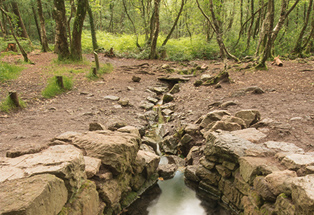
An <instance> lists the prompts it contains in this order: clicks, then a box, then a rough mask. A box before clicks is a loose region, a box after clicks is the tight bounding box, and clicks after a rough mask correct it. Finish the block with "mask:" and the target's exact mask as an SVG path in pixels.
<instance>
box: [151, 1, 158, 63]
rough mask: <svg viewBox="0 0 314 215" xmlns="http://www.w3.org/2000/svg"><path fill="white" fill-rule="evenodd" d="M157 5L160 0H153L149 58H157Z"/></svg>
mask: <svg viewBox="0 0 314 215" xmlns="http://www.w3.org/2000/svg"><path fill="white" fill-rule="evenodd" d="M159 7H160V0H154V13H153V17H152V21H153V22H152V23H151V25H152V27H151V29H152V33H151V34H152V37H151V49H150V54H149V59H157V58H158V54H157V40H158V34H159Z"/></svg>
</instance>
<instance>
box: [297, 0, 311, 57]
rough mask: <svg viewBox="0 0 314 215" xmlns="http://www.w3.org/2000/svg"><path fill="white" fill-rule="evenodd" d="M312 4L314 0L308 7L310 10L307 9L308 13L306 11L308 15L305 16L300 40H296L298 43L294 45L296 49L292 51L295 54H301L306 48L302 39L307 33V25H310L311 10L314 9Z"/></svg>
mask: <svg viewBox="0 0 314 215" xmlns="http://www.w3.org/2000/svg"><path fill="white" fill-rule="evenodd" d="M312 6H313V0H310V2H309V7H308V10H307V13H306V17H305V20H304V24H303V27H302V29H301V31H300V34H299V37H298V40H297V42H296V44H295V46H294V49H293V51H292V53H294V54H297V55H301V53H302V50H303V49H304V48H305V46H302V39H303V36H304V34H305V30H306V28H307V25H308V23H309V20H310V15H311V12H312V10H313V9H312Z"/></svg>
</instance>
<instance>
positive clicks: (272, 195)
mask: <svg viewBox="0 0 314 215" xmlns="http://www.w3.org/2000/svg"><path fill="white" fill-rule="evenodd" d="M248 111H249V110H246V111H245V112H246V113H248ZM243 113H244V112H241V114H240V113H238V114H236V116H235V117H239V118H241V119H243V120H244V121H245V122H246V126H247V127H248V126H250V125H252V124H251V123H248V122H249V121H248V118H247V117H245V115H246V114H243ZM251 113H253V112H252V111H251ZM224 116H228V117H229V118H230V116H229V114H228V113H227V112H225V111H218V112H217V111H216V112H214V113H213V112H212V113H210V114H207V115H206V116H205V117H203V118H202V120H200V121H199V123H200V125H201V127H203V128H206V127H207V128H208V127H210V128H209V129H206V130H205V132H203V134H205V135H204V136H205V137H206V146H205V149H204V156H203V157H202V158H200V159H199V161H198V162H197V163H194V162H192V164H194V165H190V166H187V168H186V171H185V179H186V182H187V184H189V185H191V186H192V187H194V188H195V189H196V190H197V192H198V193H199V195H200V196H202V197H203V198H207V199H208V201H212V200H216V201H217V202H220V203H223V204H225V205H228V206H229V208H231V209H232V210H233V211H234V212H235V213H237V214H238V213H244V214H291V215H292V214H308V215H310V214H313V211H314V186H313V183H314V174H313V173H314V171H313V170H314V168H313V167H314V154H313V153H310V152H308V153H305V152H304V151H303V150H302V149H301V148H298V147H297V146H295V145H294V144H291V143H285V142H274V141H268V142H264V143H254V142H262V141H261V140H262V138H263V134H262V133H261V132H259V131H258V130H257V129H255V128H248V129H243V130H236V129H235V130H236V131H232V130H231V131H223V130H221V129H219V130H211V131H210V129H211V128H213V125H215V124H217V121H220V120H221V119H222V118H223V117H224ZM252 116H253V115H252ZM255 116H257V117H252V118H251V119H253V118H255V119H257V118H259V117H260V115H259V113H257V112H255ZM205 120H207V122H206V123H205ZM202 123H203V125H202ZM255 123H256V122H255ZM210 124H211V125H210ZM253 124H254V123H253ZM208 125H210V126H208ZM235 127H236V126H234V128H235ZM264 137H265V135H264ZM194 151H195V149H194ZM191 153H192V152H191ZM192 157H193V156H192Z"/></svg>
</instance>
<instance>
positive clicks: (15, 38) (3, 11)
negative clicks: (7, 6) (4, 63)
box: [0, 7, 29, 62]
mask: <svg viewBox="0 0 314 215" xmlns="http://www.w3.org/2000/svg"><path fill="white" fill-rule="evenodd" d="M0 10H1V11H2V13H4V14H5V15H6V16H7V18H8V21H9V24H10V27H11V32H12V35H13V37H14V40H15V42H16V44H17V45H18V47H19V49H20V51H21V53H22V55H23V58H24V62H29V59H28V56H27V53H26V52H25V50H24V49H23V47H22V46H21V44H20V43H19V41H18V39H17V37H16V35H15V33H14V27H13V24H12V22H11V19H10V17H9V15H8V13H7V12H6V11H5V10H4V9H3V8H2V7H0Z"/></svg>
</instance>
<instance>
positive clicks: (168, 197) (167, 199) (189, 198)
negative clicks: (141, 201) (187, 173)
mask: <svg viewBox="0 0 314 215" xmlns="http://www.w3.org/2000/svg"><path fill="white" fill-rule="evenodd" d="M158 185H159V187H160V189H161V191H162V193H161V195H160V196H159V198H158V199H155V200H154V201H153V202H151V204H150V205H149V207H148V208H147V210H148V212H149V213H148V214H149V215H165V214H172V215H174V214H180V215H191V214H199V215H206V211H205V209H204V208H203V207H202V206H201V201H200V200H199V199H197V198H196V194H195V192H194V191H193V190H191V189H190V188H188V187H187V186H185V184H184V180H183V172H181V171H177V172H176V174H175V176H174V177H173V178H172V179H170V180H166V181H159V182H158Z"/></svg>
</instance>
